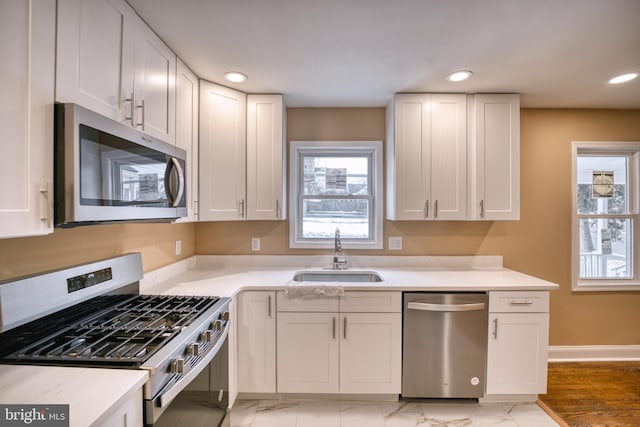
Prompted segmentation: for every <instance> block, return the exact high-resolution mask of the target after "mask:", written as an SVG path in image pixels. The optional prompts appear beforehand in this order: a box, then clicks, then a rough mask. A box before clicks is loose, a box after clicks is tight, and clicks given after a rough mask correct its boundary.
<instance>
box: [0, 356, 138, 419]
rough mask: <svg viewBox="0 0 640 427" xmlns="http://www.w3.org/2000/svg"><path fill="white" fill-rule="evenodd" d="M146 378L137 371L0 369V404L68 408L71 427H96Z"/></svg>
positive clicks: (17, 366) (24, 366)
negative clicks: (60, 405)
mask: <svg viewBox="0 0 640 427" xmlns="http://www.w3.org/2000/svg"><path fill="white" fill-rule="evenodd" d="M147 377H148V374H147V372H146V371H144V370H138V369H99V368H79V367H52V366H26V365H0V403H2V404H33V405H46V404H68V405H69V421H70V425H71V426H72V427H73V426H76V427H87V426H91V425H99V424H100V423H101V422H103V421H104V420H105V419H106V418H107V417H109V416H110V415H111V411H112V410H115V409H116V408H118V407H119V406H120V405H121V404H123V403H124V402H126V401H127V400H128V399H130V398H132V397H133V395H134V394H135V393H136V392H137V391H138V390H140V388H141V387H142V385H143V384H144V383H145V382H146V381H147ZM137 398H138V399H140V405H142V398H141V397H137Z"/></svg>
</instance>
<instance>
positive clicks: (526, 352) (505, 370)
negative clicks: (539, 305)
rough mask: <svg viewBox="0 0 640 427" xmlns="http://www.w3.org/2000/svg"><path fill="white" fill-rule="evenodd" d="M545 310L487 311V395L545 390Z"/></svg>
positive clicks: (546, 323) (547, 339)
mask: <svg viewBox="0 0 640 427" xmlns="http://www.w3.org/2000/svg"><path fill="white" fill-rule="evenodd" d="M548 346H549V313H490V314H489V345H488V349H487V394H539V393H546V391H547V359H548Z"/></svg>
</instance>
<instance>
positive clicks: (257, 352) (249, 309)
mask: <svg viewBox="0 0 640 427" xmlns="http://www.w3.org/2000/svg"><path fill="white" fill-rule="evenodd" d="M237 334H238V391H239V392H254V393H275V391H276V311H275V292H272V291H249V292H243V293H241V294H240V295H239V296H238V331H237Z"/></svg>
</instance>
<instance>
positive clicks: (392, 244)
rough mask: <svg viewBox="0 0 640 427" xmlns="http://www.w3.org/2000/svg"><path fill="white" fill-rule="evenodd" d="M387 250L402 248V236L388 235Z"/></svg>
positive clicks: (399, 249)
mask: <svg viewBox="0 0 640 427" xmlns="http://www.w3.org/2000/svg"><path fill="white" fill-rule="evenodd" d="M389 250H390V251H401V250H402V236H393V237H389Z"/></svg>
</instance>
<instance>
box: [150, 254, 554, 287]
mask: <svg viewBox="0 0 640 427" xmlns="http://www.w3.org/2000/svg"><path fill="white" fill-rule="evenodd" d="M330 260H331V257H330V256H324V255H318V256H278V255H238V256H233V255H219V256H217V255H208V256H203V255H199V256H195V257H192V258H189V259H187V260H184V261H181V262H179V263H176V264H172V265H170V266H167V267H163V268H161V269H158V270H155V271H152V272H148V273H145V277H144V278H143V279H142V280H141V281H140V291H141V293H145V294H152V293H157V294H167V295H205V296H223V297H232V296H234V295H236V294H237V293H238V292H240V291H243V290H286V289H287V288H288V287H290V286H323V285H327V286H332V285H333V286H335V285H336V284H335V283H317V282H304V283H297V282H293V280H292V278H293V275H294V274H295V273H296V272H298V271H305V270H314V271H317V270H321V269H323V268H326V267H327V265H328V264H329V262H330ZM349 270H350V271H358V270H363V271H375V272H377V273H379V274H380V276H382V278H383V281H382V282H378V283H353V282H350V283H342V284H340V285H341V286H342V287H343V288H344V290H345V291H350V290H363V291H364V290H366V291H372V290H377V291H497V290H504V291H506V290H518V291H534V290H553V289H557V288H558V285H557V284H555V283H551V282H548V281H546V280H542V279H539V278H536V277H533V276H530V275H527V274H523V273H519V272H517V271H513V270H509V269H505V268H503V267H502V257H500V256H480V257H464V256H461V257H422V256H412V257H404V256H398V257H394V256H353V257H349Z"/></svg>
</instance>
